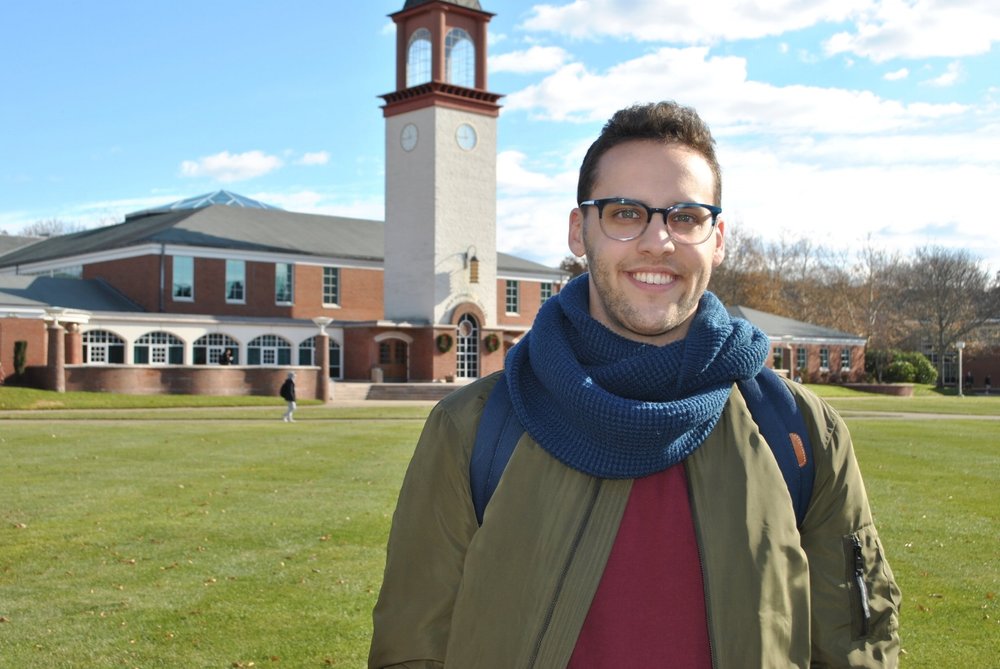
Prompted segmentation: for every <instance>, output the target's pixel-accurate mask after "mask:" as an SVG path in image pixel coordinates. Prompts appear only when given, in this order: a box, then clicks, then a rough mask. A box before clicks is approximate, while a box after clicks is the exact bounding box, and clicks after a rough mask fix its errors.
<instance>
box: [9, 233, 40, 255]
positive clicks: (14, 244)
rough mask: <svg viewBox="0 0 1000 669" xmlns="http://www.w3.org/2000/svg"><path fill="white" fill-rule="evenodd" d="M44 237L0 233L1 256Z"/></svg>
mask: <svg viewBox="0 0 1000 669" xmlns="http://www.w3.org/2000/svg"><path fill="white" fill-rule="evenodd" d="M42 239H44V237H21V236H18V235H0V256H2V255H4V254H5V253H10V252H11V251H13V250H14V249H19V248H21V247H22V246H27V245H28V244H34V243H35V242H39V241H41V240H42Z"/></svg>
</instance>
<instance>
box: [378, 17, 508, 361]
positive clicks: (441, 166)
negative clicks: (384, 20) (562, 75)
mask: <svg viewBox="0 0 1000 669" xmlns="http://www.w3.org/2000/svg"><path fill="white" fill-rule="evenodd" d="M492 17H493V14H491V13H489V12H485V11H483V10H482V8H481V7H480V4H479V2H478V0H406V3H405V5H404V7H403V9H402V10H401V11H399V12H396V13H394V14H391V15H390V18H392V20H393V21H394V22H395V24H396V90H395V91H393V92H392V93H388V94H386V95H383V96H381V97H382V98H383V99H384V100H385V105H384V106H383V115H384V117H385V147H386V148H385V151H386V153H385V171H386V180H385V279H384V280H385V317H386V319H387V320H390V321H393V322H395V323H397V324H400V325H404V324H405V325H407V326H408V327H409V330H408V331H409V332H410V333H411V335H410V336H411V337H412V342H411V343H410V348H411V349H412V350H410V351H409V356H408V357H409V367H410V369H409V374H408V376H410V378H414V379H417V378H426V379H440V378H444V377H447V376H451V375H454V376H456V377H458V378H460V379H461V378H476V377H478V376H480V375H482V374H483V373H485V372H486V371H491V370H492V369H499V368H500V367H501V366H502V347H501V350H500V355H501V359H500V362H499V364H494V363H495V362H496V361H491V362H490V364H482V363H483V355H484V354H486V353H487V351H485V350H483V349H484V337H486V336H487V334H488V333H489V331H490V330H495V329H496V328H497V281H496V273H497V265H496V158H497V148H496V147H497V132H496V130H497V117H498V116H499V113H500V106H499V105H498V104H497V102H498V100H499V99H500V97H501V96H500V95H497V94H495V93H490V92H488V91H487V90H486V26H487V23H489V21H490V19H491V18H492ZM496 334H502V333H499V332H497V333H496ZM442 335H444V336H442ZM449 338H450V341H449ZM491 340H492V341H494V342H495V341H496V339H495V338H491ZM490 353H492V352H490ZM491 357H492V356H491Z"/></svg>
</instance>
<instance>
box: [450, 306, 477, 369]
mask: <svg viewBox="0 0 1000 669" xmlns="http://www.w3.org/2000/svg"><path fill="white" fill-rule="evenodd" d="M455 376H457V377H458V378H460V379H475V378H477V377H478V376H479V322H478V321H477V320H476V317H475V316H473V315H472V314H465V315H464V316H462V317H461V318H460V319H458V336H457V337H456V340H455Z"/></svg>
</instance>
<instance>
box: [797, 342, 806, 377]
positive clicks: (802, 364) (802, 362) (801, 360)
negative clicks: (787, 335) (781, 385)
mask: <svg viewBox="0 0 1000 669" xmlns="http://www.w3.org/2000/svg"><path fill="white" fill-rule="evenodd" d="M795 367H796V368H797V369H799V370H802V371H805V369H806V349H805V347H802V346H800V347H799V348H797V349H795Z"/></svg>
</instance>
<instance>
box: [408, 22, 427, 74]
mask: <svg viewBox="0 0 1000 669" xmlns="http://www.w3.org/2000/svg"><path fill="white" fill-rule="evenodd" d="M430 80H431V31H430V30H428V29H427V28H420V29H418V30H415V31H413V34H412V35H410V44H409V46H408V47H407V48H406V87H407V88H410V87H411V86H419V85H420V84H426V83H427V82H428V81H430Z"/></svg>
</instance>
